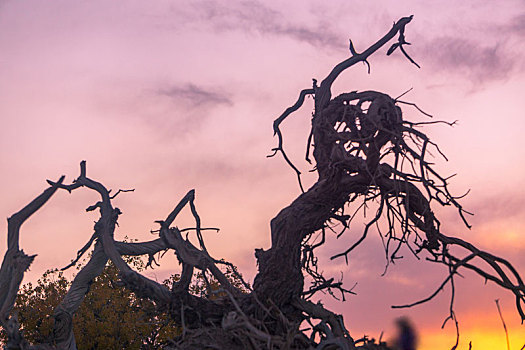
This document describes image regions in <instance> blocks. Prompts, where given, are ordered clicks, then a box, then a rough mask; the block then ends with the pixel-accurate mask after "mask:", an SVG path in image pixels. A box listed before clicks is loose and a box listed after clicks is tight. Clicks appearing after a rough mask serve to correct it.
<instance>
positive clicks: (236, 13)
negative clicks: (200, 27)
mask: <svg viewBox="0 0 525 350" xmlns="http://www.w3.org/2000/svg"><path fill="white" fill-rule="evenodd" d="M191 9H192V10H191V13H190V14H189V15H190V17H193V20H199V22H201V23H203V24H206V25H209V26H211V27H212V28H213V29H214V30H216V31H242V32H245V33H251V34H260V35H275V36H283V37H288V38H290V39H293V40H297V41H299V42H305V43H308V44H310V45H312V46H315V47H323V48H341V46H342V45H345V40H344V39H343V38H342V37H340V36H339V35H337V34H336V33H335V31H333V30H332V29H331V26H330V23H327V22H323V21H317V22H316V23H311V24H310V25H308V26H306V25H304V24H298V23H294V22H293V21H292V20H291V19H290V18H287V17H286V16H285V15H284V14H283V13H281V12H279V11H277V10H275V9H272V8H271V7H269V6H267V5H265V4H263V3H261V2H258V1H253V0H248V1H240V2H237V1H232V2H230V1H228V2H222V3H221V2H215V1H206V0H205V1H196V2H192V4H191ZM185 15H186V19H188V17H187V15H188V14H185Z"/></svg>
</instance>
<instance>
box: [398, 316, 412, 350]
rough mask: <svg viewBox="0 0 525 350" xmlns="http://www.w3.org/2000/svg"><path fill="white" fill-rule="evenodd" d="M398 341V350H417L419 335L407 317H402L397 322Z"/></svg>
mask: <svg viewBox="0 0 525 350" xmlns="http://www.w3.org/2000/svg"><path fill="white" fill-rule="evenodd" d="M396 325H397V331H398V334H397V339H396V340H394V346H395V349H397V350H416V345H417V334H416V330H415V329H414V327H413V326H412V323H411V322H410V320H409V319H408V318H407V317H400V318H398V319H397V320H396Z"/></svg>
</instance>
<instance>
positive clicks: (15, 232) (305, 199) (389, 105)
mask: <svg viewBox="0 0 525 350" xmlns="http://www.w3.org/2000/svg"><path fill="white" fill-rule="evenodd" d="M411 20H412V17H404V18H401V19H400V20H399V21H397V22H396V23H394V25H393V27H392V28H391V29H390V30H389V31H388V33H387V34H385V36H383V37H382V38H381V39H379V40H378V41H377V42H376V43H375V44H373V45H372V46H370V47H369V48H368V49H366V50H365V51H363V52H361V53H358V52H357V51H356V50H355V48H354V45H353V43H352V42H350V53H351V56H350V57H349V58H348V59H346V60H344V61H342V62H340V63H339V64H337V65H336V66H335V67H334V68H333V69H332V71H331V72H330V73H329V74H328V75H327V77H326V78H325V79H323V80H322V81H321V83H320V84H319V85H318V84H317V81H316V80H314V81H313V86H312V87H311V88H308V89H305V90H302V91H301V92H300V94H299V98H298V100H297V102H296V103H295V104H294V105H293V106H291V107H289V108H288V109H286V110H285V112H284V113H283V114H282V115H281V116H280V117H279V118H277V119H276V120H275V121H274V124H273V129H274V132H275V135H276V136H277V140H278V144H277V147H276V148H275V149H274V150H273V151H274V153H273V155H278V154H279V155H281V156H282V157H283V158H284V160H285V161H286V162H287V163H288V165H290V167H291V168H292V169H293V170H294V171H295V172H296V174H297V178H298V182H299V185H300V187H301V190H302V193H301V194H300V195H299V196H298V197H297V198H296V199H295V200H294V201H293V202H292V203H291V204H290V205H289V206H287V207H285V208H284V209H282V210H281V211H280V212H279V213H278V214H277V216H276V217H275V218H273V219H272V220H271V225H270V226H271V247H270V248H269V249H268V250H263V249H257V250H256V252H255V255H256V259H257V263H258V267H259V270H258V273H257V275H256V277H255V280H254V284H253V288H252V287H250V286H249V285H248V284H247V283H243V284H242V287H241V288H239V287H240V286H238V285H237V286H236V285H233V284H232V283H231V282H230V279H229V278H228V277H227V276H226V275H225V272H224V269H227V268H229V269H230V271H232V273H234V274H235V275H236V276H237V278H239V279H240V278H241V277H240V275H239V274H238V273H237V272H236V270H235V268H234V267H233V265H231V264H230V263H228V262H226V261H224V260H218V259H215V258H213V257H212V256H211V255H210V254H209V252H208V250H207V248H206V245H205V243H204V240H203V237H202V230H204V229H205V228H203V227H201V222H200V217H199V215H198V213H197V210H196V207H195V202H194V200H195V192H194V190H191V191H189V192H188V193H187V194H186V196H184V197H183V198H182V199H181V201H180V202H179V203H178V204H177V205H176V206H175V208H174V209H173V211H172V212H170V213H169V214H168V215H167V217H166V218H165V219H164V220H161V221H157V223H158V224H159V226H160V228H159V230H158V234H159V238H157V239H155V240H152V241H148V242H141V243H126V242H118V241H115V240H114V238H113V234H114V230H115V226H116V224H117V220H118V217H119V215H120V214H121V212H120V210H119V209H118V208H116V207H113V204H112V199H113V198H115V196H117V195H118V194H119V192H120V191H119V192H117V193H115V194H111V192H110V191H109V190H108V189H107V188H106V187H105V186H104V185H103V184H102V183H100V182H97V181H95V180H93V179H92V178H90V177H88V175H87V169H86V162H85V161H83V162H81V164H80V175H79V177H78V178H77V179H76V180H74V181H73V182H72V183H71V184H66V183H65V182H64V177H62V178H60V179H59V180H58V181H48V183H49V185H50V187H49V188H48V189H46V190H45V191H44V192H43V193H42V194H41V195H40V196H38V197H37V198H36V199H34V200H33V201H32V202H31V203H29V204H28V205H27V206H26V207H24V208H23V209H22V210H21V211H19V212H18V213H16V214H14V215H13V216H12V217H11V218H9V219H8V222H9V225H8V251H7V252H6V255H5V258H4V261H3V264H2V268H1V270H0V282H1V284H0V320H1V322H2V326H3V327H4V329H5V330H6V332H7V335H8V344H7V346H8V348H28V349H29V348H58V349H75V347H76V345H75V338H74V334H73V327H72V316H73V314H74V313H75V312H76V310H77V309H78V308H79V306H80V305H81V303H82V300H83V299H84V296H85V295H86V292H87V290H88V289H89V285H90V284H91V281H93V279H94V278H96V276H98V275H100V273H101V272H102V270H103V269H104V267H105V266H106V263H107V262H108V260H110V261H111V262H112V263H113V264H114V266H115V267H116V268H117V269H118V271H119V276H120V279H121V281H122V283H123V284H124V285H125V287H126V288H129V289H130V290H132V291H133V292H134V293H135V294H136V295H137V296H139V297H141V298H148V299H150V300H152V301H153V302H154V303H155V305H156V307H157V308H158V310H159V312H160V311H167V312H168V313H169V315H170V317H171V318H172V319H173V320H174V321H175V322H177V324H179V325H181V327H182V334H181V335H180V336H179V337H178V338H176V339H173V342H172V344H171V347H173V348H178V349H195V348H198V349H201V348H202V349H206V348H210V349H213V348H215V349H216V348H219V349H250V348H251V349H268V348H273V349H308V348H317V349H354V348H359V347H360V348H369V349H370V348H374V347H375V348H379V345H374V344H371V342H369V341H368V340H366V339H360V340H356V339H353V338H352V337H351V336H350V334H349V332H348V331H347V329H346V328H345V325H344V322H343V320H342V317H341V316H340V315H337V314H336V313H334V312H331V311H330V310H327V309H326V308H325V307H324V306H323V305H322V304H320V303H313V302H312V301H310V299H311V297H312V296H314V295H315V294H316V293H319V292H321V291H328V292H330V293H334V292H338V293H341V294H342V296H343V297H344V296H345V294H347V293H350V292H351V291H350V290H348V289H346V288H345V287H344V286H343V284H342V282H341V281H334V279H333V278H326V277H325V276H323V274H322V273H321V272H320V271H319V270H318V265H317V258H316V250H317V248H319V247H320V246H322V245H323V244H324V242H325V241H326V239H327V238H326V234H325V233H326V230H327V229H331V228H332V226H333V222H337V223H340V224H341V225H342V227H343V231H342V232H340V233H339V235H341V234H343V233H344V231H345V230H344V229H345V228H347V227H348V225H349V224H350V222H351V221H352V219H353V217H354V216H355V215H349V214H347V213H346V212H347V211H348V210H349V209H352V208H353V209H354V210H360V209H362V208H364V207H367V208H376V212H375V215H374V217H373V218H372V219H371V220H370V221H369V222H367V224H366V226H365V229H364V231H363V233H362V235H361V237H359V238H358V239H357V240H356V243H354V244H353V245H351V246H350V247H348V248H346V249H344V250H343V251H341V252H339V253H337V254H336V255H334V256H333V257H332V259H342V258H345V259H346V258H347V257H348V254H350V253H351V251H352V250H353V249H354V248H355V247H356V246H358V245H359V244H360V243H361V242H362V241H363V240H364V239H365V238H366V237H367V234H368V232H369V231H370V229H371V228H372V227H373V226H376V227H377V229H378V230H379V231H380V233H381V236H382V237H383V238H384V247H385V252H386V255H387V257H388V259H389V261H394V260H395V259H399V258H400V256H399V254H398V253H399V250H400V249H401V247H403V246H404V247H407V248H408V249H409V250H410V251H412V252H413V254H415V255H416V256H420V255H424V256H426V257H427V258H428V259H430V260H432V261H434V262H436V263H440V264H443V265H444V267H445V268H446V269H448V272H449V274H448V277H447V278H446V279H445V280H444V281H443V283H442V284H441V286H440V287H439V288H438V289H437V290H436V291H435V292H434V293H432V294H431V295H430V296H429V297H428V298H426V299H424V300H421V301H418V302H415V303H412V304H410V305H402V306H398V307H410V306H413V305H416V304H418V303H422V302H425V301H428V300H430V299H432V298H433V297H434V296H435V295H436V294H437V293H438V292H439V291H440V290H442V289H443V287H444V286H445V285H446V284H447V283H448V284H451V286H452V290H454V277H455V275H456V274H458V271H460V270H471V271H474V272H475V273H477V274H478V275H480V276H481V277H483V278H484V279H486V280H490V281H492V282H494V283H496V284H498V285H500V286H501V287H502V288H504V289H506V290H508V291H509V292H511V293H513V294H514V295H515V298H516V309H517V311H518V313H519V314H520V316H521V317H522V319H525V314H524V313H523V304H524V302H525V285H524V284H523V280H522V278H521V277H520V275H519V274H518V272H517V271H516V269H515V268H514V267H513V266H512V265H511V264H510V263H509V262H508V261H506V260H505V259H503V258H500V257H497V256H494V255H492V254H490V253H488V252H484V251H481V250H479V249H478V248H476V247H475V246H474V245H472V244H470V243H469V242H466V241H464V240H461V239H459V238H455V237H452V236H448V235H445V234H444V233H443V232H442V231H441V229H440V222H439V220H438V219H437V218H436V216H435V214H434V212H433V210H432V207H433V206H453V207H455V208H457V210H458V213H459V215H460V216H461V218H462V219H463V221H464V222H465V224H466V225H467V226H468V223H467V220H466V217H465V215H466V214H468V212H466V211H465V210H464V209H463V208H462V206H461V204H460V203H459V202H458V199H459V198H458V197H455V196H453V195H452V194H451V193H450V192H449V189H448V179H447V178H446V177H443V176H441V175H440V174H439V173H438V172H437V171H436V170H435V169H434V168H433V167H432V164H431V163H430V162H429V161H428V160H427V158H428V156H429V150H430V149H433V150H434V151H435V152H437V153H439V154H441V155H443V154H442V153H441V151H440V150H439V148H438V146H437V145H436V144H435V143H434V142H433V141H431V140H430V138H429V137H428V136H427V135H426V134H425V133H423V132H422V131H420V129H419V127H421V126H423V124H431V123H439V122H434V121H430V122H422V123H416V122H410V121H407V120H404V118H403V113H402V110H401V108H400V106H402V105H405V106H407V107H410V108H412V107H414V108H417V109H419V108H418V107H417V106H416V105H415V104H412V103H408V102H405V101H403V100H401V99H400V98H401V97H398V98H392V97H390V96H388V95H386V94H384V93H381V92H377V91H362V92H357V91H353V92H348V93H343V94H341V95H339V96H336V97H332V91H331V88H332V84H333V83H334V81H335V80H336V79H337V77H338V76H339V75H340V74H341V73H342V72H343V71H345V70H346V69H348V68H350V67H352V66H354V65H355V64H357V63H359V62H364V63H365V64H367V65H369V64H368V61H367V59H368V58H369V57H370V55H372V54H373V53H375V52H376V51H377V50H379V49H380V48H382V47H384V46H385V45H387V44H388V43H389V42H390V41H391V40H394V43H393V44H392V45H391V46H390V48H389V49H388V51H387V55H390V54H393V53H394V52H401V53H402V54H403V55H404V56H405V57H406V58H407V59H408V60H409V61H410V62H411V63H413V64H415V65H417V63H416V62H415V61H414V60H413V59H412V58H411V57H410V56H409V55H408V53H407V51H406V49H405V47H406V46H407V45H409V43H408V42H406V40H405V28H406V26H407V25H408V24H409V23H410V21H411ZM396 38H397V39H396ZM306 96H312V97H313V101H314V113H313V116H312V127H311V133H310V136H309V138H308V141H307V152H306V160H307V161H309V162H311V163H312V164H313V166H314V169H315V172H316V173H317V176H318V178H317V181H316V182H315V183H314V184H313V185H312V186H311V187H310V188H309V189H307V190H305V189H304V188H303V186H302V183H301V173H300V172H299V170H298V168H297V167H296V166H295V165H294V164H293V163H292V162H291V160H290V158H289V157H288V156H287V154H286V152H285V149H284V136H283V134H282V132H281V130H280V126H281V124H282V123H283V122H285V121H286V119H287V118H288V117H290V115H291V114H292V113H293V112H295V111H296V110H298V109H299V108H300V107H301V106H302V105H303V103H304V101H305V98H306ZM443 156H444V155H443ZM79 188H86V189H88V190H92V191H95V192H97V193H98V194H99V195H100V201H99V202H97V203H95V204H94V205H92V206H90V207H88V208H87V210H88V211H93V210H98V211H99V212H100V218H99V220H98V221H97V222H96V224H95V226H94V233H93V235H92V237H91V239H90V240H89V242H88V243H87V244H86V245H85V246H84V247H83V248H82V249H81V250H80V251H79V252H78V257H77V260H78V259H79V258H80V257H81V256H82V254H84V253H85V252H86V251H87V250H88V249H89V247H90V246H91V245H92V244H93V243H94V248H93V252H92V255H91V258H90V259H89V262H88V263H87V264H86V265H85V266H84V268H83V269H82V270H80V272H79V273H78V274H77V276H76V277H75V279H74V281H73V282H72V284H71V286H70V288H69V290H68V292H67V294H66V296H65V297H64V299H63V300H62V301H61V302H60V304H59V305H58V306H57V307H56V308H55V310H54V320H55V323H54V332H53V339H52V342H51V343H49V344H35V345H30V344H29V343H28V342H27V341H26V340H25V339H24V337H23V333H21V332H20V327H19V325H18V321H17V317H16V314H11V310H12V308H13V304H14V301H15V297H16V293H17V291H18V289H19V285H20V283H21V280H22V277H23V274H24V271H25V270H26V269H27V268H28V267H29V265H30V264H31V262H32V261H33V259H34V256H29V255H26V254H25V253H24V252H23V251H22V250H21V249H20V248H19V245H18V238H19V234H20V227H21V225H22V224H23V223H24V221H25V220H27V219H28V218H29V217H30V216H31V215H32V214H34V213H35V212H36V211H37V210H38V209H39V208H40V207H41V206H42V205H44V204H45V202H47V200H48V199H49V198H50V197H51V196H52V195H53V194H54V193H55V192H56V191H57V190H66V191H69V192H71V191H75V190H78V189H79ZM184 207H189V210H190V211H191V213H192V215H193V217H194V219H195V227H193V228H188V229H179V228H177V227H176V226H174V222H175V219H176V217H177V215H178V214H179V213H180V212H181V210H183V208H184ZM184 234H194V235H195V236H196V239H197V241H198V244H197V245H194V244H192V243H191V242H190V240H188V239H185V238H184ZM169 249H172V250H173V251H174V252H175V254H176V256H177V259H178V260H179V262H180V263H181V264H182V273H181V275H180V280H179V281H177V282H176V283H174V284H173V286H172V287H171V288H168V287H166V286H165V285H163V284H160V283H157V282H155V281H153V280H151V279H148V278H146V277H145V276H143V275H142V274H140V273H139V272H137V271H134V270H133V269H131V268H130V266H129V265H128V264H127V263H126V261H125V260H124V259H123V256H138V255H148V256H149V257H150V261H149V263H152V262H153V261H154V259H153V256H154V254H156V253H158V252H161V251H164V250H169ZM195 270H197V271H199V272H200V273H201V274H202V276H203V278H204V281H205V284H206V288H207V294H208V295H211V294H214V293H215V294H216V295H217V297H216V298H209V297H208V298H206V297H201V296H196V295H193V294H192V293H190V290H189V289H190V285H191V283H192V278H193V276H194V271H195ZM305 275H308V276H309V278H310V280H311V281H312V283H311V285H310V286H309V287H308V288H305V286H304V284H305ZM210 278H214V279H216V281H217V282H218V283H219V285H220V289H219V290H214V289H213V288H211V285H209V282H208V280H209V279H210ZM246 291H247V293H246ZM452 301H453V298H452ZM450 310H451V311H450V319H452V320H453V321H455V316H454V312H453V308H452V305H451V309H450ZM305 324H306V325H310V327H309V329H308V330H303V329H302V328H300V326H301V325H305ZM383 348H384V346H383Z"/></svg>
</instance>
